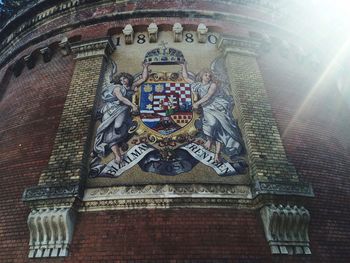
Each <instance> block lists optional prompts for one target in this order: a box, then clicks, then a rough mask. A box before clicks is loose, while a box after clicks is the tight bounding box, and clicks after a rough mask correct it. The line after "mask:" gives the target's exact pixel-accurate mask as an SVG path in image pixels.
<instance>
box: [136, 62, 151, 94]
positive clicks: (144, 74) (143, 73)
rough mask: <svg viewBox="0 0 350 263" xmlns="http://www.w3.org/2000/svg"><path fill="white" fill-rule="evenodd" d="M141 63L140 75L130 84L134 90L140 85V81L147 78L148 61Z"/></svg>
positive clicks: (142, 81)
mask: <svg viewBox="0 0 350 263" xmlns="http://www.w3.org/2000/svg"><path fill="white" fill-rule="evenodd" d="M142 65H143V70H142V77H141V78H140V79H139V80H137V81H135V82H134V83H133V84H132V89H133V90H136V89H137V88H138V86H140V85H141V84H142V83H144V82H145V81H146V80H147V78H148V67H149V64H148V63H143V64H142Z"/></svg>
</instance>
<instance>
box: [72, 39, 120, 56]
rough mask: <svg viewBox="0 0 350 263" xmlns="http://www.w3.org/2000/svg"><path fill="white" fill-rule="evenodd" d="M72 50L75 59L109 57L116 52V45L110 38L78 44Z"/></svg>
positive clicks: (73, 45)
mask: <svg viewBox="0 0 350 263" xmlns="http://www.w3.org/2000/svg"><path fill="white" fill-rule="evenodd" d="M71 50H72V52H73V54H74V55H75V59H84V58H87V57H96V56H105V57H108V56H109V55H110V54H111V53H112V52H113V51H114V50H115V45H114V44H113V42H112V40H111V39H110V38H109V37H108V38H102V39H94V40H90V41H81V42H76V43H74V44H72V45H71Z"/></svg>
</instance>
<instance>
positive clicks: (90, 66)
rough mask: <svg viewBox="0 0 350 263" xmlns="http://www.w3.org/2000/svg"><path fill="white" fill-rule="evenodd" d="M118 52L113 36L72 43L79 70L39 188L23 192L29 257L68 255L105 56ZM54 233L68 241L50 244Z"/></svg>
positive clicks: (82, 188)
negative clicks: (27, 213) (25, 205)
mask: <svg viewBox="0 0 350 263" xmlns="http://www.w3.org/2000/svg"><path fill="white" fill-rule="evenodd" d="M113 50H114V45H113V43H112V42H111V40H110V39H109V38H105V39H98V40H96V39H95V40H91V41H84V42H79V43H75V44H73V45H70V51H71V52H72V53H73V55H74V59H75V69H74V73H73V77H72V81H71V84H70V88H69V91H68V94H67V98H66V102H65V104H64V108H63V113H62V116H61V120H60V125H59V128H58V131H57V134H56V138H55V143H54V147H53V150H52V153H51V156H50V160H49V164H48V166H47V168H46V169H45V170H44V171H43V172H42V174H41V176H40V180H39V184H38V186H35V187H31V188H28V189H26V190H25V192H24V193H23V201H24V202H25V203H27V204H28V205H29V206H30V207H31V208H32V212H31V213H30V215H29V217H28V226H29V230H30V236H31V237H30V253H29V256H30V257H58V256H67V255H68V250H69V243H70V241H71V239H72V234H73V229H74V218H75V214H76V209H77V207H78V206H79V202H80V200H81V199H82V195H83V191H84V183H85V180H86V177H87V173H88V161H89V152H90V143H91V137H92V130H93V129H92V127H93V123H94V122H93V114H94V106H95V100H96V94H97V92H98V90H99V88H100V87H101V83H102V76H103V75H104V74H102V73H103V71H104V69H105V67H106V57H107V56H109V55H110V53H111V52H112V51H113ZM45 218H46V219H45ZM44 221H45V222H47V223H46V224H44ZM41 222H42V223H41ZM42 225H45V226H46V227H47V230H48V231H43V232H41V233H38V231H36V230H37V229H44V230H45V229H46V228H45V227H44V228H43V226H42ZM50 226H59V227H50ZM61 228H62V229H61ZM50 229H51V230H55V231H58V232H59V233H66V234H65V240H51V239H52V237H58V238H59V237H60V236H61V235H59V233H54V234H57V235H54V234H53V233H51V234H49V235H50V236H45V235H46V233H50Z"/></svg>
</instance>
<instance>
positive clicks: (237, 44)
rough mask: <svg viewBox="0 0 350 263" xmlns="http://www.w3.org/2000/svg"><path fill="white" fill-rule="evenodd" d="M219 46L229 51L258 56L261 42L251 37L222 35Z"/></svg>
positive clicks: (225, 51)
mask: <svg viewBox="0 0 350 263" xmlns="http://www.w3.org/2000/svg"><path fill="white" fill-rule="evenodd" d="M217 45H218V48H219V49H221V50H223V51H224V54H225V55H226V53H228V52H234V53H239V54H242V55H247V56H256V55H257V52H258V50H259V49H260V46H261V43H260V42H258V41H255V40H251V39H245V38H238V37H232V36H225V35H223V36H221V37H220V39H219V41H218V44H217Z"/></svg>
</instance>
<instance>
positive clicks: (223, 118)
mask: <svg viewBox="0 0 350 263" xmlns="http://www.w3.org/2000/svg"><path fill="white" fill-rule="evenodd" d="M182 75H183V78H184V79H185V81H187V82H188V83H191V84H192V87H191V89H192V91H193V92H195V93H197V95H198V97H199V100H198V101H197V102H195V103H194V104H193V110H197V109H198V108H199V107H201V108H202V129H203V133H204V134H205V135H206V137H207V141H206V143H205V144H204V147H205V148H207V149H208V150H210V149H211V148H212V146H213V144H214V142H215V161H216V162H217V163H221V162H222V159H221V151H222V150H223V151H224V152H226V153H227V154H228V155H230V156H231V157H232V156H235V155H238V154H240V152H241V151H242V143H241V139H240V135H239V131H238V128H237V125H236V123H235V121H234V120H233V119H232V117H231V112H230V111H231V108H232V107H231V102H230V101H229V100H228V99H227V95H226V96H225V94H224V93H223V92H221V91H220V87H219V86H218V84H217V82H216V81H214V78H213V72H212V71H210V70H209V69H203V70H201V71H200V72H199V74H198V77H197V80H196V81H194V80H192V79H190V78H189V76H188V71H187V65H186V63H184V64H182ZM223 147H224V148H223Z"/></svg>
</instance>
